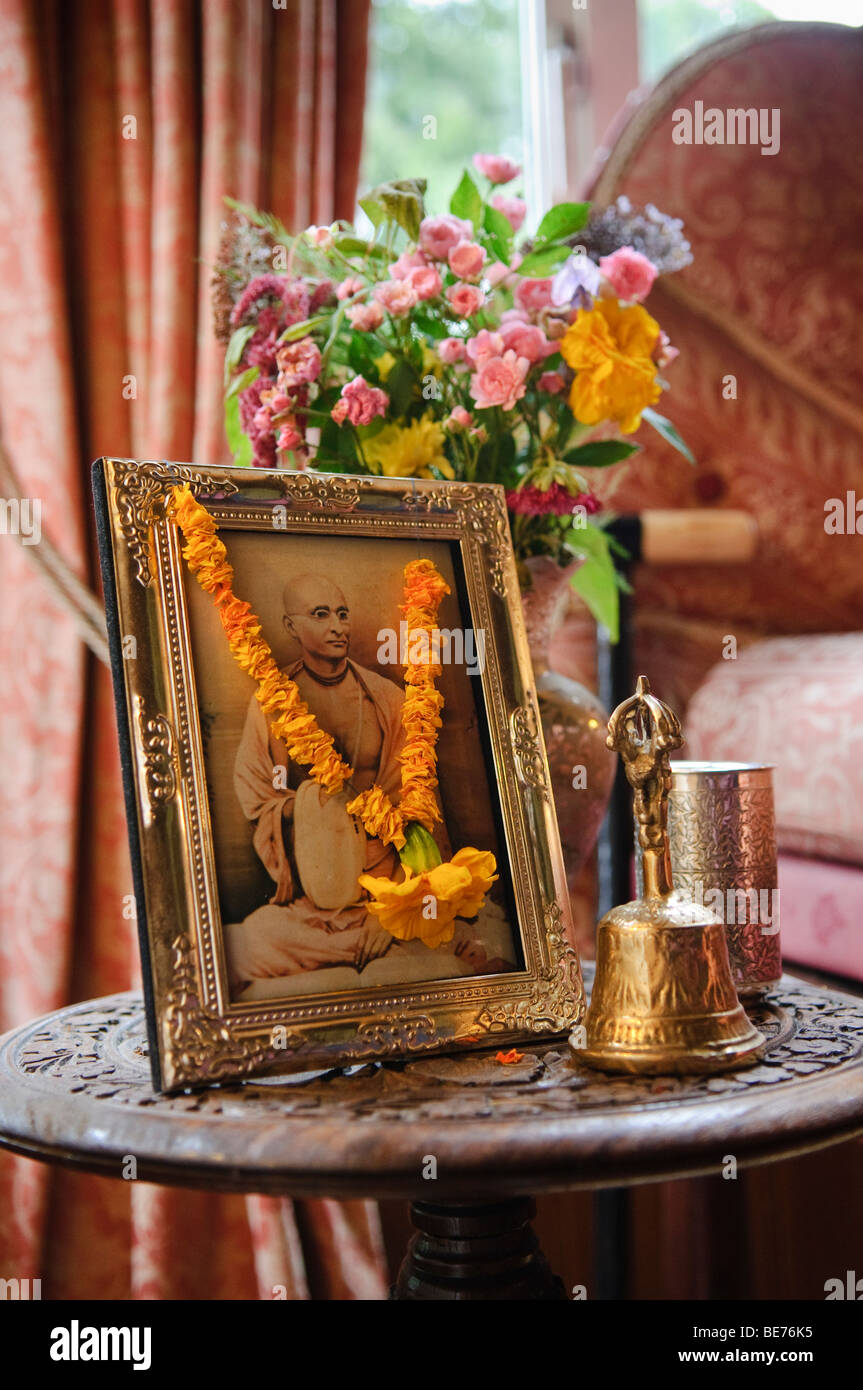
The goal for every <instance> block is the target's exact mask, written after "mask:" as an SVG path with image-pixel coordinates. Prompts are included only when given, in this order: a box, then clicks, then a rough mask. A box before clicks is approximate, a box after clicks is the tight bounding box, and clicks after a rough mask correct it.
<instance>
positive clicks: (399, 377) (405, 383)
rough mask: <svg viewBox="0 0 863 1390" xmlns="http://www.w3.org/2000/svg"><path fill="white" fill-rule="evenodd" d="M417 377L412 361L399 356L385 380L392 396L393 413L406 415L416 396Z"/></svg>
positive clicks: (388, 392) (386, 388)
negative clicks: (409, 361)
mask: <svg viewBox="0 0 863 1390" xmlns="http://www.w3.org/2000/svg"><path fill="white" fill-rule="evenodd" d="M416 385H417V379H416V373H415V372H414V370H413V368H412V367H411V365H410V363H408V362H406V361H405V359H404V358H403V357H399V358H398V359H397V361H396V364H395V366H394V367H393V368H392V370H391V371H390V373H389V376H388V377H387V379H386V381H385V382H384V390H385V391H386V393H387V395H388V396H389V398H390V402H391V404H392V412H393V415H404V413H405V411H406V410H407V409H408V406H409V405H410V404H411V402H412V400H413V398H414V392H415V390H416Z"/></svg>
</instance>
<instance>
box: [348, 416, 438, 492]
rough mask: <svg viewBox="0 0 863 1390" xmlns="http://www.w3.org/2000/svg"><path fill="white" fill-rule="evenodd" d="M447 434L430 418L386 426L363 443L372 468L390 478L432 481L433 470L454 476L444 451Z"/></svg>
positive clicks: (364, 451) (425, 417)
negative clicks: (428, 479) (426, 479)
mask: <svg viewBox="0 0 863 1390" xmlns="http://www.w3.org/2000/svg"><path fill="white" fill-rule="evenodd" d="M443 446H444V432H443V430H442V429H441V427H440V425H439V424H438V423H437V421H436V420H434V419H432V417H431V415H428V414H427V415H424V416H423V417H422V419H421V420H411V422H410V424H409V425H386V426H385V427H384V428H383V429H382V430H380V432H379V433H378V434H376V435H374V436H373V437H372V438H371V439H366V440H364V442H363V453H364V454H365V456H366V459H367V460H368V462H369V464H370V465H371V466H372V467H373V468H374V469H376V470H377V471H378V472H380V473H383V474H384V476H385V477H387V478H431V477H432V476H433V474H432V472H431V469H432V467H433V466H434V467H435V468H436V469H437V470H438V472H439V473H442V474H443V475H444V477H445V478H452V477H453V476H454V474H453V470H452V465H451V464H450V462H449V459H448V458H447V457H446V454H445V453H444V451H443Z"/></svg>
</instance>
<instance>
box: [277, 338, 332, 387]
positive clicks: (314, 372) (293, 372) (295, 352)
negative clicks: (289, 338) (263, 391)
mask: <svg viewBox="0 0 863 1390" xmlns="http://www.w3.org/2000/svg"><path fill="white" fill-rule="evenodd" d="M276 363H277V365H278V368H279V385H280V386H281V387H282V388H283V389H284V390H290V389H291V387H292V386H302V384H303V383H304V382H306V381H315V380H316V379H317V376H318V374H319V372H320V370H321V353H320V349H319V348H318V346H317V344H316V343H313V342H312V340H311V338H300V340H299V342H296V343H285V344H284V346H283V347H280V348H279V350H278V352H277V353H276Z"/></svg>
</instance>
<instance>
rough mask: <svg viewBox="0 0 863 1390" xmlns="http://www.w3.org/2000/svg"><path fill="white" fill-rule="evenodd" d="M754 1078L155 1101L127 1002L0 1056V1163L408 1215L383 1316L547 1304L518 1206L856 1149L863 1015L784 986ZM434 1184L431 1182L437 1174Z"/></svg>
mask: <svg viewBox="0 0 863 1390" xmlns="http://www.w3.org/2000/svg"><path fill="white" fill-rule="evenodd" d="M751 1012H752V1016H753V1018H754V1019H755V1021H756V1023H757V1025H758V1027H759V1028H761V1029H762V1031H763V1032H764V1033H765V1034H766V1035H767V1037H768V1046H767V1050H766V1052H765V1055H764V1058H763V1060H762V1061H761V1062H759V1063H758V1064H757V1065H756V1066H754V1067H750V1068H748V1069H744V1070H741V1071H739V1072H730V1073H726V1074H725V1075H722V1076H715V1077H712V1078H686V1079H678V1078H674V1077H654V1078H647V1079H639V1078H634V1077H619V1078H611V1077H605V1076H602V1075H601V1074H599V1073H597V1072H594V1071H591V1070H589V1069H588V1068H587V1067H584V1066H582V1065H580V1064H579V1063H577V1062H576V1061H575V1060H574V1059H573V1058H572V1057H571V1055H570V1053H569V1049H568V1048H567V1045H566V1043H565V1041H561V1040H555V1041H548V1042H545V1043H541V1044H538V1045H537V1044H535V1045H532V1046H526V1047H524V1048H523V1049H522V1051H523V1053H524V1055H523V1059H522V1060H521V1061H519V1062H516V1063H515V1064H510V1065H504V1064H502V1063H501V1062H499V1061H497V1060H495V1053H494V1052H493V1051H491V1052H484V1053H474V1054H472V1055H470V1056H461V1057H417V1058H416V1059H415V1060H410V1061H406V1062H390V1063H384V1064H377V1063H376V1064H366V1065H361V1066H356V1067H353V1068H351V1069H348V1070H346V1071H329V1072H324V1073H305V1074H303V1075H298V1076H293V1077H279V1078H277V1079H272V1080H257V1081H254V1082H245V1083H231V1084H226V1085H222V1086H218V1087H214V1088H212V1089H210V1090H206V1091H196V1092H183V1093H181V1094H179V1095H174V1096H159V1095H156V1094H154V1093H153V1091H152V1089H151V1085H150V1074H149V1068H148V1065H147V1056H146V1041H145V1036H144V1019H143V1008H142V1004H141V1000H140V997H139V996H138V995H136V994H121V995H116V996H113V997H111V998H108V999H97V1000H92V1001H90V1002H88V1003H86V1004H76V1005H73V1006H71V1007H69V1008H66V1009H62V1010H60V1011H59V1012H58V1013H54V1014H49V1015H47V1016H46V1017H44V1018H41V1019H38V1020H36V1021H35V1022H33V1023H30V1024H28V1025H26V1026H25V1027H23V1028H19V1029H18V1030H17V1031H15V1032H13V1033H8V1034H6V1036H5V1037H4V1038H2V1039H0V1144H2V1145H3V1146H5V1147H6V1148H9V1149H12V1150H14V1151H15V1152H16V1153H20V1154H26V1155H27V1156H29V1157H31V1158H38V1159H44V1160H47V1161H50V1162H56V1163H62V1164H67V1165H73V1166H75V1167H77V1168H84V1169H88V1170H90V1171H92V1172H97V1173H101V1174H104V1175H107V1176H114V1177H120V1175H121V1172H122V1168H123V1162H124V1156H126V1155H134V1156H135V1158H136V1160H137V1175H138V1177H139V1178H141V1179H144V1180H148V1181H151V1182H160V1183H172V1184H178V1185H186V1186H192V1187H201V1188H219V1189H223V1190H230V1191H235V1192H267V1193H274V1194H283V1195H289V1196H293V1197H302V1196H328V1197H342V1198H344V1197H360V1196H363V1197H381V1198H391V1197H396V1196H404V1197H406V1198H410V1199H413V1220H414V1224H415V1226H416V1227H417V1228H418V1233H417V1235H415V1236H414V1237H413V1239H412V1241H411V1245H410V1248H409V1251H408V1254H407V1257H406V1259H405V1262H404V1264H403V1266H402V1269H401V1273H400V1275H399V1279H398V1283H397V1286H396V1290H395V1292H394V1296H395V1297H396V1298H410V1299H429V1298H437V1299H440V1298H444V1299H452V1298H458V1299H465V1298H467V1299H470V1298H474V1299H499V1298H510V1299H512V1298H516V1299H518V1298H545V1299H549V1298H558V1297H560V1298H562V1297H563V1296H564V1295H563V1290H562V1288H561V1286H560V1284H559V1281H557V1280H555V1279H554V1277H553V1276H552V1274H551V1273H550V1271H549V1269H548V1266H547V1265H546V1262H545V1260H544V1258H543V1256H542V1254H541V1252H540V1251H539V1249H538V1245H537V1241H536V1237H535V1235H534V1233H533V1229H532V1226H531V1217H532V1209H533V1203H532V1200H531V1198H530V1197H528V1196H526V1195H525V1194H528V1193H533V1192H537V1191H542V1192H549V1191H552V1192H553V1191H564V1190H566V1189H574V1188H590V1187H593V1188H601V1187H610V1186H619V1185H623V1184H630V1183H638V1182H649V1181H651V1180H658V1179H660V1178H670V1177H684V1176H692V1175H695V1174H702V1173H710V1172H713V1173H716V1172H719V1171H721V1168H722V1161H723V1156H724V1155H727V1154H734V1155H735V1157H736V1159H737V1162H738V1166H739V1167H744V1166H746V1165H748V1164H754V1163H764V1162H769V1161H772V1160H776V1159H780V1158H786V1157H789V1156H792V1155H796V1154H800V1153H805V1152H808V1151H810V1150H812V1149H816V1148H819V1147H824V1146H826V1145H828V1144H834V1143H837V1142H839V1141H841V1140H845V1139H849V1138H851V1137H853V1136H854V1135H856V1134H860V1133H863V1000H861V999H855V998H852V997H850V996H848V995H844V994H839V993H836V992H834V991H826V990H824V989H820V988H817V987H813V986H811V985H808V984H804V983H803V982H802V981H799V980H795V979H793V978H790V977H788V976H785V977H783V980H782V982H781V985H780V986H779V988H778V989H777V991H776V992H775V993H774V994H773V995H772V997H771V999H770V1001H769V1002H767V1003H764V1004H761V1005H759V1006H758V1007H757V1008H754V1009H753V1010H752V1011H751ZM432 1174H436V1176H432Z"/></svg>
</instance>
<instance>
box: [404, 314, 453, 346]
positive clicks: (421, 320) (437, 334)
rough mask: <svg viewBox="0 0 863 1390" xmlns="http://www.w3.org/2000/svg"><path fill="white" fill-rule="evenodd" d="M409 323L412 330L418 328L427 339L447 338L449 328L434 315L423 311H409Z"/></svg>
mask: <svg viewBox="0 0 863 1390" xmlns="http://www.w3.org/2000/svg"><path fill="white" fill-rule="evenodd" d="M411 323H412V326H413V327H414V328H418V329H419V330H420V331H421V332H422V333H425V334H427V335H428V337H429V338H435V339H439V338H448V337H449V327H448V326H447V324H445V323H444V322H443V321H442V320H441V319H438V318H435V316H434V314H429V313H426V312H425V310H423V309H420V308H416V309H413V310H412V311H411Z"/></svg>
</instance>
